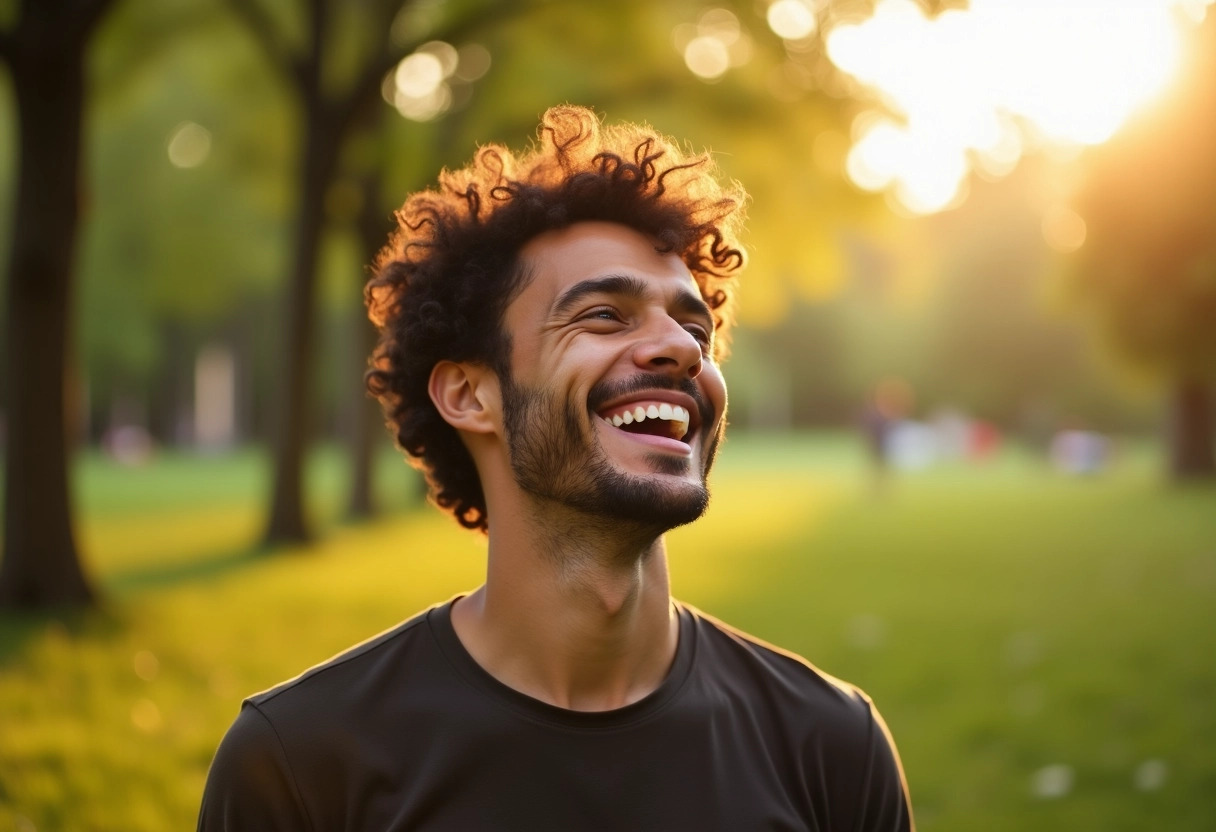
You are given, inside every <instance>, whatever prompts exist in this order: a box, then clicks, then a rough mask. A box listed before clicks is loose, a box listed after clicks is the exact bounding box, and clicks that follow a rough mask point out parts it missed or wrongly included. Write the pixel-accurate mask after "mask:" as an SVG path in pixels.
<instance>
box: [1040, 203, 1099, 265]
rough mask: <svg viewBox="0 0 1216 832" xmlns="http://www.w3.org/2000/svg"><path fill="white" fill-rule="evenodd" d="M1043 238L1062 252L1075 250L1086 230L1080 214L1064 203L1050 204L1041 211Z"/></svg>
mask: <svg viewBox="0 0 1216 832" xmlns="http://www.w3.org/2000/svg"><path fill="white" fill-rule="evenodd" d="M1042 230H1043V239H1044V240H1045V241H1046V242H1047V245H1049V246H1051V247H1052V248H1053V249H1055V250H1056V251H1058V252H1061V253H1062V254H1067V253H1068V252H1070V251H1076V250H1077V249H1079V248H1080V247H1081V246H1082V245H1084V243H1085V235H1086V233H1087V231H1088V229H1087V228H1086V225H1085V220H1084V219H1082V218H1081V215H1080V214H1078V213H1077V212H1076V211H1073V210H1072V209H1071V208H1068V207H1067V206H1064V205H1051V206H1049V207H1048V208H1047V210H1046V211H1044V212H1043V220H1042Z"/></svg>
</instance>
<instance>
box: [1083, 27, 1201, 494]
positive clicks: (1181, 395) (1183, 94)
mask: <svg viewBox="0 0 1216 832" xmlns="http://www.w3.org/2000/svg"><path fill="white" fill-rule="evenodd" d="M1193 46H1194V48H1193V49H1192V50H1191V53H1192V55H1191V61H1190V65H1189V66H1188V67H1187V68H1186V73H1185V76H1184V77H1185V80H1184V82H1183V83H1182V84H1180V85H1179V87H1178V88H1177V89H1176V90H1174V92H1173V94H1172V95H1170V96H1168V97H1167V98H1166V99H1165V100H1164V101H1163V102H1162V104H1161V105H1160V106H1159V107H1158V108H1157V109H1156V110H1155V111H1154V112H1151V113H1149V114H1146V116H1145V117H1144V118H1142V119H1140V120H1139V121H1138V122H1137V123H1136V124H1134V125H1130V126H1129V128H1128V129H1127V130H1126V131H1125V132H1124V134H1123V135H1121V136H1119V137H1117V138H1116V139H1115V140H1113V141H1112V142H1110V144H1109V145H1107V146H1106V147H1104V148H1102V149H1101V150H1099V151H1097V152H1096V153H1095V154H1094V158H1093V159H1092V161H1091V164H1090V169H1089V173H1088V179H1087V181H1086V184H1085V186H1084V188H1083V191H1082V193H1081V195H1080V200H1079V208H1080V212H1081V214H1082V216H1083V217H1084V218H1085V221H1086V223H1087V225H1088V237H1087V239H1086V242H1085V245H1084V247H1083V248H1082V249H1081V252H1080V256H1079V257H1078V262H1077V264H1076V265H1077V268H1076V271H1075V274H1073V276H1072V277H1073V279H1072V283H1071V289H1072V293H1073V295H1074V296H1075V298H1076V299H1077V300H1078V302H1079V303H1080V304H1082V305H1084V306H1085V307H1086V308H1087V309H1089V310H1090V311H1091V312H1092V313H1093V314H1094V316H1095V317H1096V319H1097V321H1098V324H1099V326H1100V327H1101V330H1102V332H1103V333H1104V334H1105V336H1106V337H1107V338H1108V340H1109V342H1110V343H1111V344H1112V345H1113V346H1114V347H1115V348H1116V350H1118V352H1120V353H1121V354H1122V355H1123V356H1125V357H1126V358H1127V359H1129V360H1130V361H1132V362H1134V363H1136V364H1139V365H1141V366H1146V367H1149V368H1151V369H1152V370H1154V371H1155V372H1157V373H1159V374H1160V375H1162V376H1164V377H1165V378H1166V379H1168V381H1169V383H1170V384H1171V385H1172V387H1173V394H1172V418H1171V425H1170V430H1169V435H1168V438H1169V443H1170V471H1171V473H1172V474H1174V475H1175V476H1176V477H1183V478H1189V477H1212V476H1216V454H1214V453H1213V436H1212V435H1213V429H1214V425H1216V400H1214V399H1213V394H1214V392H1216V384H1214V383H1213V382H1214V380H1216V203H1213V200H1212V194H1213V193H1216V156H1213V154H1212V148H1213V147H1214V146H1216V15H1209V16H1208V21H1207V24H1206V25H1205V26H1203V27H1202V28H1201V29H1200V30H1199V31H1198V33H1197V37H1196V39H1195V43H1194V44H1193Z"/></svg>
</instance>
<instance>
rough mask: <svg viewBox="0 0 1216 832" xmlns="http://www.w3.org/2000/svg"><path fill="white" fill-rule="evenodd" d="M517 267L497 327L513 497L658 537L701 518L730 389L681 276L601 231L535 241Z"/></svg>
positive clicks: (620, 233)
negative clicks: (520, 493)
mask: <svg viewBox="0 0 1216 832" xmlns="http://www.w3.org/2000/svg"><path fill="white" fill-rule="evenodd" d="M521 256H522V259H523V262H524V264H525V266H526V267H527V268H528V269H529V272H530V282H528V283H527V285H526V286H525V288H524V289H523V290H522V291H521V292H520V294H519V296H518V297H516V298H515V300H514V301H512V302H511V304H510V305H509V306H508V307H507V310H506V314H505V316H504V327H505V330H506V332H507V334H508V335H509V336H510V339H511V344H512V355H511V362H510V363H511V374H510V376H509V377H507V378H504V379H502V389H503V412H504V413H503V420H504V428H505V432H506V438H507V445H508V451H509V454H510V462H511V466H512V470H513V471H514V473H515V477H516V480H517V482H518V483H519V485H520V487H521V488H523V489H524V490H525V491H527V492H528V493H530V494H532V495H533V496H534V497H538V498H541V499H544V500H552V501H554V502H557V503H559V504H562V505H564V506H566V507H569V508H574V509H578V510H580V511H583V512H585V513H588V514H591V515H598V516H604V517H608V518H612V519H614V520H620V521H625V522H634V523H640V524H642V525H644V526H646V527H651V528H653V529H655V530H656V531H659V532H661V531H664V530H666V529H669V528H672V527H674V526H677V525H680V524H683V523H687V522H690V521H691V520H694V519H696V518H697V517H699V516H700V515H701V514H702V513H703V512H704V510H705V507H706V505H707V503H708V499H709V494H708V491H707V489H706V484H705V477H706V475H707V474H708V472H709V467H710V464H711V463H712V460H713V454H714V451H715V449H716V446H717V442H718V439H719V437H720V433H721V429H722V426H723V415H724V412H725V409H726V387H725V384H724V383H723V380H722V376H721V373H720V372H719V371H718V368H717V366H716V365H715V364H714V362H713V360H712V358H711V355H712V352H713V317H712V315H711V314H710V311H709V309H708V308H707V307H706V305H705V303H704V301H703V300H702V299H701V295H700V293H699V292H698V290H697V286H696V283H695V282H694V281H693V279H692V276H691V274H690V273H689V271H688V268H687V267H686V266H685V265H684V263H683V262H682V261H681V260H680V259H679V257H677V256H675V255H673V254H659V253H658V252H656V251H655V247H654V243H653V242H651V241H650V240H649V239H647V238H646V237H645V236H643V235H641V234H639V233H638V232H636V231H633V230H632V229H629V228H626V227H624V226H620V225H615V224H610V223H600V222H594V223H592V222H588V223H580V224H577V225H574V226H571V227H569V228H566V229H562V230H559V231H551V232H548V233H546V234H543V235H541V236H539V237H537V238H535V239H534V240H532V241H530V242H529V243H528V245H527V246H525V247H524V249H523V251H522V252H521Z"/></svg>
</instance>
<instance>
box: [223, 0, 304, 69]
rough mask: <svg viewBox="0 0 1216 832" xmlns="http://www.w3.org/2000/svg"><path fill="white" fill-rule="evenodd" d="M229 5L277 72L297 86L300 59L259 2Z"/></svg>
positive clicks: (243, 0)
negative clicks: (292, 51) (287, 44)
mask: <svg viewBox="0 0 1216 832" xmlns="http://www.w3.org/2000/svg"><path fill="white" fill-rule="evenodd" d="M227 4H228V7H229V8H230V9H232V12H233V13H234V14H235V15H236V16H237V17H239V18H240V19H241V21H242V22H243V23H244V24H245V26H246V27H247V28H248V29H249V31H250V32H251V33H252V34H253V37H254V40H256V41H257V42H258V44H259V45H260V46H261V47H262V51H263V52H264V53H265V54H266V58H267V59H268V60H269V61H270V63H271V65H272V66H273V67H274V69H275V71H276V72H278V73H280V74H281V75H282V76H283V77H284V78H285V79H286V80H287V82H288V83H289V84H291V85H293V86H295V85H297V84H298V83H299V80H300V65H299V63H300V62H299V59H298V58H297V57H296V56H295V55H293V54H292V53H291V50H290V49H288V48H287V46H286V44H285V43H284V42H283V38H282V36H281V35H280V33H279V32H278V31H276V30H275V27H274V23H273V22H272V21H271V19H270V15H268V14H266V10H265V9H264V8H262V6H261V5H259V4H258V2H257V0H227Z"/></svg>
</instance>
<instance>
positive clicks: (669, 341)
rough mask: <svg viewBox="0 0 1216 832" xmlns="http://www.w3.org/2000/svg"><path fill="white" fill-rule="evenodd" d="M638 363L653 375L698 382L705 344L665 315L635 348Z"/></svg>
mask: <svg viewBox="0 0 1216 832" xmlns="http://www.w3.org/2000/svg"><path fill="white" fill-rule="evenodd" d="M633 360H634V363H635V364H637V365H638V367H640V368H642V369H644V370H648V371H650V372H662V373H669V374H672V375H676V376H686V377H688V378H696V377H697V376H699V375H700V374H701V363H702V360H703V356H702V353H701V343H700V342H699V341H698V340H697V339H696V337H695V336H694V335H693V334H692V333H691V332H689V331H688V330H687V329H685V328H684V327H683V326H682V325H681V324H680V322H679V321H677V320H675V319H674V318H672V317H670V316H668V315H661V316H658V318H657V319H656V320H655V321H654V322H653V323H652V324H651V325H650V326H648V327H647V328H646V329H645V330H644V331H643V333H642V338H641V339H640V340H639V341H638V343H637V345H636V346H635V347H634V352H633Z"/></svg>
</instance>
